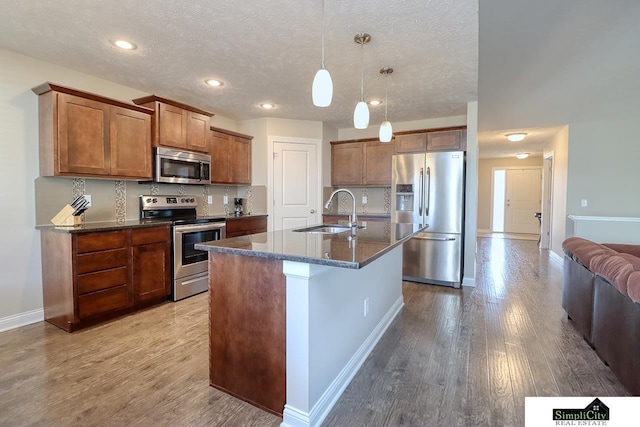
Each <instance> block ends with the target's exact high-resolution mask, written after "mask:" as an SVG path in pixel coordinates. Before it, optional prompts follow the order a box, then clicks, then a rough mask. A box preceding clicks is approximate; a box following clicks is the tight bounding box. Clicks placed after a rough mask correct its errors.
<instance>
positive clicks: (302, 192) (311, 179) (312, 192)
mask: <svg viewBox="0 0 640 427" xmlns="http://www.w3.org/2000/svg"><path fill="white" fill-rule="evenodd" d="M273 156H274V157H273V219H274V221H273V229H274V230H284V229H287V228H294V227H304V226H307V225H311V224H316V223H318V218H319V211H320V207H319V206H318V204H319V202H318V200H319V199H318V191H319V190H318V162H317V153H316V145H315V144H305V143H290V142H278V141H275V142H274V143H273Z"/></svg>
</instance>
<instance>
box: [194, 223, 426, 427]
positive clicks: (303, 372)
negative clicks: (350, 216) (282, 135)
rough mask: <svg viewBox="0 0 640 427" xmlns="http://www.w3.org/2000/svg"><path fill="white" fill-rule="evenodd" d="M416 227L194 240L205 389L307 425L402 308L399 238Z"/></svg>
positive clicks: (287, 423)
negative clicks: (201, 280) (198, 256)
mask: <svg viewBox="0 0 640 427" xmlns="http://www.w3.org/2000/svg"><path fill="white" fill-rule="evenodd" d="M424 228H426V227H423V226H422V225H418V224H396V223H383V222H368V223H367V225H366V227H364V228H359V229H358V230H357V233H356V235H355V236H352V235H351V234H352V233H351V230H350V229H347V230H346V231H345V232H341V233H336V234H314V233H304V232H296V231H293V230H283V231H274V232H268V233H259V234H253V235H250V236H243V237H237V238H233V239H224V240H219V241H212V242H207V243H202V244H198V245H196V249H200V250H208V251H209V301H210V309H209V322H210V329H209V341H210V342H209V378H210V384H211V386H213V387H215V388H218V389H220V390H223V391H225V392H227V393H229V394H231V395H234V396H236V397H238V398H240V399H243V400H245V401H247V402H249V403H252V404H254V405H256V406H258V407H260V408H262V409H264V410H267V411H269V412H271V413H274V414H278V415H282V416H283V423H282V426H296V427H297V426H316V425H320V423H321V422H322V420H323V419H324V418H325V417H326V415H327V414H328V413H329V411H330V410H331V408H332V407H333V405H334V404H335V402H336V401H337V399H338V398H339V397H340V394H341V393H342V392H343V391H344V389H345V388H346V387H347V385H348V384H349V382H350V381H351V379H352V378H353V376H354V375H355V373H356V372H357V370H358V369H359V368H360V366H361V365H362V363H363V362H364V361H365V359H366V358H367V356H368V355H369V353H370V352H371V351H372V350H373V347H374V346H375V344H376V343H377V342H378V340H379V339H380V337H381V336H382V335H383V334H384V332H385V331H386V329H387V327H388V326H389V324H390V323H391V321H392V320H393V319H394V318H395V316H396V315H397V314H398V312H399V311H400V309H401V308H402V306H403V304H404V303H403V299H402V243H404V242H405V241H407V240H409V239H410V238H411V237H412V236H414V235H415V234H416V233H418V232H420V231H422V230H423V229H424Z"/></svg>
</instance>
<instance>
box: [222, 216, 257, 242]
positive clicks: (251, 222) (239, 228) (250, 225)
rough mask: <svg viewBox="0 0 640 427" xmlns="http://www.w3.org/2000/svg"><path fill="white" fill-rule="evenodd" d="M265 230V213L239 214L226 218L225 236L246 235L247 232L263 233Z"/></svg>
mask: <svg viewBox="0 0 640 427" xmlns="http://www.w3.org/2000/svg"><path fill="white" fill-rule="evenodd" d="M266 231H267V215H252V216H245V217H242V216H239V217H236V218H227V230H226V233H227V236H226V237H227V238H230V237H238V236H246V235H248V234H256V233H265V232H266Z"/></svg>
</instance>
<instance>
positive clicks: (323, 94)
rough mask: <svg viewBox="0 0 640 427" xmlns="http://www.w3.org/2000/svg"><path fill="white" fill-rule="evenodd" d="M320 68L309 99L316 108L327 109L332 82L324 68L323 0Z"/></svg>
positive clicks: (331, 96) (330, 97)
mask: <svg viewBox="0 0 640 427" xmlns="http://www.w3.org/2000/svg"><path fill="white" fill-rule="evenodd" d="M321 64H322V65H321V67H320V69H319V70H318V72H317V73H316V76H315V77H314V78H313V85H311V99H312V100H313V105H315V106H316V107H328V106H329V105H331V99H332V98H333V81H332V80H331V74H329V71H327V69H326V68H325V67H324V0H322V63H321Z"/></svg>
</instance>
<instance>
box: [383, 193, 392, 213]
mask: <svg viewBox="0 0 640 427" xmlns="http://www.w3.org/2000/svg"><path fill="white" fill-rule="evenodd" d="M384 213H386V214H387V215H391V187H384Z"/></svg>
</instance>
